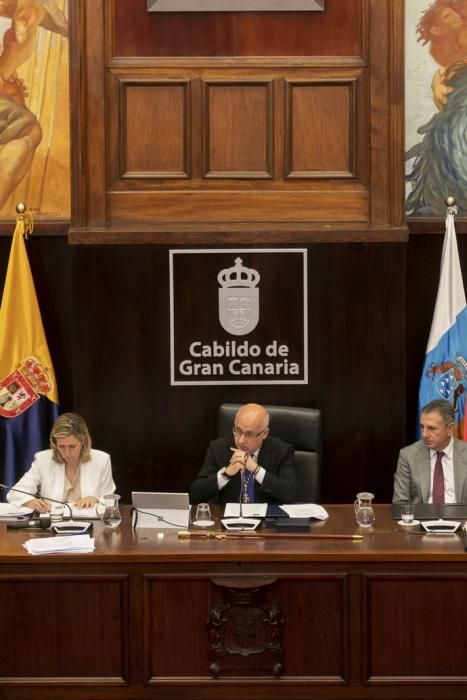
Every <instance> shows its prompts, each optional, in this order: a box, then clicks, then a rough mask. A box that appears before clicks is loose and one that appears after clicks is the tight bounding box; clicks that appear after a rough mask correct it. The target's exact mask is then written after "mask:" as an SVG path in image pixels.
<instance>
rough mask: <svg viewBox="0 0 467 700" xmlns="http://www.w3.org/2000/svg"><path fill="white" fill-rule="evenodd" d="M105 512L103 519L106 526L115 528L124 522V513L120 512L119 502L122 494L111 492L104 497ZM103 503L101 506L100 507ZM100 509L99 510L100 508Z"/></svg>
mask: <svg viewBox="0 0 467 700" xmlns="http://www.w3.org/2000/svg"><path fill="white" fill-rule="evenodd" d="M102 500H103V505H104V513H103V515H102V521H103V523H104V525H105V526H106V527H110V528H114V527H118V526H119V525H120V523H121V522H122V515H121V513H120V510H119V507H118V502H119V500H120V496H119V495H118V494H117V493H111V494H109V495H107V496H104V497H103V499H102ZM101 508H102V505H101V506H100V509H101ZM100 509H98V512H99V510H100Z"/></svg>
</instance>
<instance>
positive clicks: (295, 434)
mask: <svg viewBox="0 0 467 700" xmlns="http://www.w3.org/2000/svg"><path fill="white" fill-rule="evenodd" d="M241 405H242V404H239V403H223V404H222V405H221V406H219V411H218V414H217V435H218V437H221V436H222V435H227V433H229V432H231V430H232V426H233V424H234V418H235V414H236V413H237V411H238V409H239V408H240V407H241ZM265 408H266V409H267V410H268V412H269V415H270V422H269V428H270V432H271V435H275V436H276V437H278V438H280V439H281V440H284V441H285V442H288V443H290V444H291V445H293V446H294V447H295V469H296V471H297V477H298V481H299V485H300V486H299V491H298V494H297V500H298V501H301V502H302V503H320V502H321V411H320V410H318V409H317V408H302V407H299V406H265Z"/></svg>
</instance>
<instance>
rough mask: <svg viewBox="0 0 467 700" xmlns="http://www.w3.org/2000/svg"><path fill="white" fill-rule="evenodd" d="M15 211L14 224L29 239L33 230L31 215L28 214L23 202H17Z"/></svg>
mask: <svg viewBox="0 0 467 700" xmlns="http://www.w3.org/2000/svg"><path fill="white" fill-rule="evenodd" d="M15 209H16V215H17V216H16V224H17V225H18V226H20V227H21V228H22V234H23V236H24V237H25V238H26V240H27V239H28V238H29V236H30V235H31V233H32V232H33V229H34V222H33V218H32V214H30V213H29V212H28V208H27V206H26V204H25V203H24V202H18V204H17V205H16V207H15Z"/></svg>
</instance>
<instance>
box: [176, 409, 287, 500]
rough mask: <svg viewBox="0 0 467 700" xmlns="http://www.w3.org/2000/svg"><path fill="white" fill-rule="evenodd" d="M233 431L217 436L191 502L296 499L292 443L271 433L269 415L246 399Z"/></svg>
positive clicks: (197, 481) (211, 444)
mask: <svg viewBox="0 0 467 700" xmlns="http://www.w3.org/2000/svg"><path fill="white" fill-rule="evenodd" d="M232 433H233V435H226V436H225V437H223V438H219V439H218V440H213V441H212V442H211V443H210V445H209V448H208V451H207V453H206V457H205V459H204V463H203V466H202V467H201V469H200V471H199V474H198V476H197V477H196V479H195V480H194V481H193V482H192V484H191V487H190V501H191V503H200V502H204V501H213V502H214V503H217V504H220V505H225V504H226V503H238V502H239V501H240V497H241V500H242V502H243V503H248V502H256V503H269V502H272V503H293V502H294V501H295V499H296V494H297V488H298V483H297V477H296V474H295V468H294V461H293V460H294V448H293V447H292V445H289V444H287V443H286V442H283V441H282V440H279V439H278V438H275V437H271V436H269V414H268V412H267V411H266V409H265V408H264V407H263V406H260V405H258V404H254V403H251V404H246V405H245V406H242V407H241V408H240V409H239V410H238V411H237V414H236V416H235V421H234V425H233V429H232Z"/></svg>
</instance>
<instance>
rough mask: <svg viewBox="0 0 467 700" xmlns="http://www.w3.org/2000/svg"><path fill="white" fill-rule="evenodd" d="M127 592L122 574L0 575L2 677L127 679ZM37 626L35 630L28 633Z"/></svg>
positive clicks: (0, 656) (0, 674)
mask: <svg viewBox="0 0 467 700" xmlns="http://www.w3.org/2000/svg"><path fill="white" fill-rule="evenodd" d="M125 592H126V579H125V577H121V576H113V577H108V576H93V577H78V576H75V577H73V578H72V577H69V578H66V579H65V578H59V577H56V578H53V577H50V576H34V577H28V576H21V577H16V578H13V579H12V578H7V577H5V576H2V577H0V598H1V600H2V653H1V654H0V677H2V678H3V679H5V678H6V677H7V678H10V679H13V678H16V679H21V678H28V677H29V678H30V677H35V678H44V679H45V678H47V679H48V680H49V681H50V679H52V678H57V679H58V678H75V679H80V680H81V681H82V682H84V681H86V680H87V679H89V678H94V679H95V678H98V679H104V678H105V679H107V681H112V682H113V683H117V684H121V683H123V679H124V678H125V677H126V675H127V672H126V668H125V662H124V653H125V650H126V645H127V642H126V639H127V637H128V622H127V619H126V593H125ZM122 613H123V614H122ZM18 616H19V617H18ZM44 625H46V630H44ZM32 630H35V634H33V635H30V634H28V631H29V632H31V631H32ZM27 638H31V640H34V641H31V644H32V645H33V647H34V650H33V653H25V652H26V649H27V646H25V639H27Z"/></svg>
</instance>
